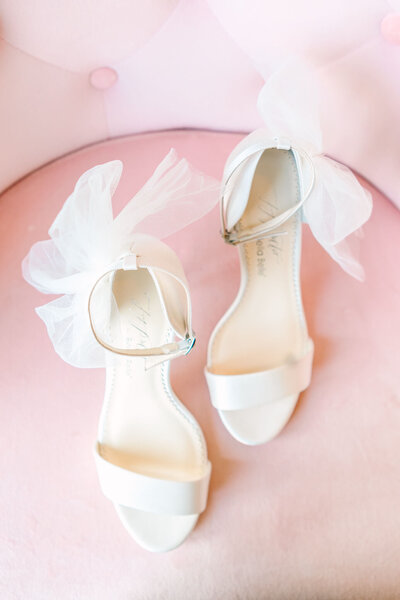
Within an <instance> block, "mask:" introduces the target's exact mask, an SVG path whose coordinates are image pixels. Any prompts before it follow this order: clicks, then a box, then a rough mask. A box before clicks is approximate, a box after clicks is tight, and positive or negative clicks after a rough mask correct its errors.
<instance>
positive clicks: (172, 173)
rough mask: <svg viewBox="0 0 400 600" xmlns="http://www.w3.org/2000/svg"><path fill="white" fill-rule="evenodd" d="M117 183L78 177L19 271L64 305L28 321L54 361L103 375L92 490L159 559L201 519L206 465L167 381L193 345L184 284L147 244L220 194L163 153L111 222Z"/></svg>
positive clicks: (163, 253)
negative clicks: (40, 330) (44, 336)
mask: <svg viewBox="0 0 400 600" xmlns="http://www.w3.org/2000/svg"><path fill="white" fill-rule="evenodd" d="M121 171H122V164H121V163H120V162H119V161H113V162H110V163H106V164H104V165H99V166H97V167H94V168H93V169H91V170H90V171H87V172H86V173H84V175H82V177H81V178H80V179H79V181H78V183H77V185H76V187H75V190H74V192H73V194H72V195H71V196H70V197H69V198H68V200H67V202H66V203H65V205H64V207H63V209H62V210H61V212H60V213H59V215H58V216H57V218H56V220H55V222H54V223H53V225H52V227H51V228H50V231H49V234H50V237H51V238H52V239H51V240H49V241H45V242H39V243H38V244H36V245H35V246H33V248H32V249H31V252H30V254H29V255H28V256H27V258H26V259H25V261H24V265H23V271H24V276H25V278H26V279H27V281H29V282H30V283H31V284H32V285H34V286H35V287H37V288H38V289H39V290H41V291H44V292H47V293H57V294H65V295H64V296H62V297H61V298H59V299H58V300H55V301H53V302H50V303H49V304H47V305H45V306H42V307H40V308H39V309H37V312H38V314H39V316H40V317H41V318H42V319H43V320H44V322H45V323H46V325H47V328H48V333H49V335H50V338H51V340H52V342H53V344H54V347H55V350H56V351H57V352H58V353H59V354H60V356H61V357H62V358H63V359H64V360H66V361H67V362H68V363H70V364H72V365H75V366H79V367H107V368H106V392H105V401H104V405H103V409H102V412H101V417H100V424H99V431H98V441H97V443H96V447H95V461H96V466H97V471H98V476H99V480H100V486H101V489H102V491H103V493H104V494H105V496H107V498H109V499H110V500H111V501H112V502H113V503H114V506H115V508H116V511H117V513H118V515H119V517H120V519H121V521H122V523H123V524H124V526H125V527H126V529H127V530H128V532H129V533H130V534H131V536H132V537H133V538H134V539H135V540H136V541H137V542H138V543H139V544H140V545H141V546H142V547H144V548H145V549H147V550H150V551H158V552H161V551H167V550H172V549H173V548H176V547H177V546H179V545H180V544H181V543H182V542H183V541H184V540H185V538H186V537H187V536H188V535H189V533H190V532H191V531H192V529H193V528H194V526H195V525H196V522H197V519H198V516H199V514H200V513H202V512H203V511H204V509H205V508H206V503H207V494H208V485H209V479H210V472H211V464H210V462H209V461H208V458H207V447H206V442H205V440H204V436H203V433H202V430H201V428H200V426H199V424H198V423H197V421H196V420H195V419H194V417H193V416H192V415H191V414H190V413H189V411H188V410H187V409H186V408H185V407H184V406H183V405H182V404H181V402H180V401H179V400H178V398H177V397H176V396H175V394H174V392H173V390H172V388H171V383H170V378H169V370H170V361H171V360H172V359H174V358H177V357H180V356H184V355H185V354H188V353H189V352H190V350H191V349H192V347H193V344H194V341H195V336H194V333H193V330H192V322H191V301H190V294H189V290H188V284H187V281H186V278H185V275H184V272H183V269H182V266H181V263H180V261H179V260H178V258H177V256H176V255H175V253H174V252H173V251H172V250H171V249H170V248H169V247H168V246H167V245H166V244H165V243H163V242H161V241H159V240H158V239H157V238H156V237H154V236H152V235H148V232H150V231H151V232H153V233H156V234H157V235H164V236H165V235H169V234H171V233H173V232H174V231H176V230H177V229H179V228H181V227H183V226H184V225H186V224H188V223H189V222H191V221H194V220H196V219H198V218H199V217H200V216H202V215H203V214H205V213H206V212H208V211H209V210H211V208H212V207H213V206H214V204H215V198H216V195H217V191H216V190H217V187H216V185H215V184H214V182H213V181H212V180H211V179H208V178H205V177H204V176H202V175H201V174H199V173H196V172H195V171H193V170H192V169H191V168H190V167H189V166H188V163H187V162H186V161H183V160H182V161H178V160H177V158H176V155H175V153H174V152H172V151H171V153H170V154H169V155H167V157H166V158H165V159H164V161H163V162H162V163H161V164H160V166H159V167H158V168H157V170H156V171H155V173H154V175H153V176H152V177H151V179H150V180H149V181H148V182H147V184H146V185H145V186H144V187H143V188H142V189H141V190H140V192H139V193H138V194H137V195H136V196H135V197H134V198H133V199H132V200H131V201H130V202H129V203H128V204H127V206H126V207H125V208H124V209H123V210H122V211H121V212H120V214H119V215H118V216H117V217H116V218H115V219H113V215H112V205H111V197H112V194H113V192H114V190H115V188H116V186H117V184H118V181H119V178H120V176H121ZM137 230H140V231H141V232H142V231H143V232H145V233H136V231H137ZM182 368H185V365H184V362H182Z"/></svg>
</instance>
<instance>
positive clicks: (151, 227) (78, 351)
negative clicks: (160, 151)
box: [22, 150, 219, 367]
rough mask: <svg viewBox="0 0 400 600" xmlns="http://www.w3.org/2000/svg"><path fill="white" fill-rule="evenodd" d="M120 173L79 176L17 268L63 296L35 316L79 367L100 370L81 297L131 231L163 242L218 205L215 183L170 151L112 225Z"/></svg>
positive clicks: (101, 170)
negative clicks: (43, 238)
mask: <svg viewBox="0 0 400 600" xmlns="http://www.w3.org/2000/svg"><path fill="white" fill-rule="evenodd" d="M121 173H122V163H121V162H120V161H118V160H115V161H111V162H108V163H105V164H102V165H98V166H96V167H94V168H92V169H90V170H89V171H86V173H84V174H83V175H82V176H81V177H80V178H79V180H78V182H77V184H76V186H75V189H74V191H73V193H72V194H71V195H70V196H69V198H68V199H67V200H66V202H65V204H64V206H63V208H62V209H61V211H60V213H59V214H58V215H57V217H56V219H55V221H54V223H53V224H52V226H51V227H50V229H49V236H50V239H49V240H46V241H42V242H38V243H36V244H35V245H34V246H33V247H32V248H31V250H30V252H29V254H28V256H27V257H26V258H25V259H24V261H23V264H22V269H23V276H24V278H25V279H26V280H27V281H28V283H30V284H31V285H33V286H34V287H35V288H37V289H38V290H39V291H41V292H43V293H46V294H63V295H62V296H61V297H60V298H58V299H56V300H53V301H52V302H49V303H48V304H45V305H44V306H41V307H39V308H37V309H36V312H37V314H38V315H39V317H40V318H41V319H42V320H43V321H44V322H45V324H46V326H47V330H48V334H49V336H50V339H51V341H52V343H53V345H54V348H55V350H56V352H57V353H58V354H59V355H60V356H61V358H63V359H64V360H65V361H66V362H68V363H69V364H71V365H74V366H78V367H104V366H105V364H106V356H105V351H104V350H103V348H102V347H101V346H99V344H98V343H97V342H96V340H95V338H94V336H93V333H92V330H91V327H90V321H89V317H88V297H89V294H90V291H91V289H92V287H93V285H94V284H95V282H96V281H97V279H98V278H99V276H101V275H102V274H104V272H105V271H107V269H108V268H109V266H110V265H112V264H113V263H114V262H115V261H116V260H117V259H118V258H119V257H120V256H122V255H124V254H125V253H127V252H129V249H130V247H131V245H132V243H133V242H134V239H135V233H136V232H140V233H141V234H143V233H146V234H150V235H154V236H156V237H159V238H165V237H167V236H169V235H171V234H173V233H175V232H176V231H178V230H180V229H182V228H183V227H185V226H186V225H188V224H190V223H192V222H194V221H196V220H197V219H199V218H200V217H202V216H203V215H204V214H206V213H207V212H208V211H210V210H211V209H212V208H213V207H214V206H215V204H216V203H217V201H218V192H219V184H218V183H217V182H216V181H215V180H213V179H212V178H210V177H206V176H205V175H203V174H201V173H199V172H197V171H195V170H194V169H193V168H192V167H191V166H190V165H189V163H188V162H187V161H186V160H184V159H182V160H179V159H178V157H177V155H176V153H175V151H174V150H171V151H170V152H169V153H168V154H167V156H166V157H165V158H164V160H163V161H162V162H161V163H160V165H159V166H158V167H157V168H156V170H155V172H154V173H153V175H152V176H151V177H150V179H149V180H148V181H147V183H146V184H145V185H144V186H143V187H142V189H141V190H140V191H139V192H138V193H137V194H136V195H135V196H134V197H133V198H132V199H131V200H130V201H129V202H128V204H127V205H126V206H125V207H124V208H123V209H122V211H121V212H120V213H119V215H118V216H117V217H116V218H115V219H114V217H113V210H112V196H113V194H114V192H115V189H116V187H117V185H118V182H119V180H120V177H121ZM107 302H108V303H109V302H110V300H106V301H105V303H106V304H107ZM103 308H104V312H105V311H106V309H107V307H103ZM108 308H109V304H108Z"/></svg>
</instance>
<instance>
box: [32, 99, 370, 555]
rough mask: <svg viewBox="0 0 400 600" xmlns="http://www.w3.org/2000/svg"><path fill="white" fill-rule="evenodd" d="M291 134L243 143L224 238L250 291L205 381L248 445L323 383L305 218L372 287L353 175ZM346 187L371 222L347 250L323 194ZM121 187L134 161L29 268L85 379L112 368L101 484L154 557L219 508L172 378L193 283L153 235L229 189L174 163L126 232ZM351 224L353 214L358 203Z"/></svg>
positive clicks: (224, 213) (114, 166) (145, 193)
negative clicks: (363, 260)
mask: <svg viewBox="0 0 400 600" xmlns="http://www.w3.org/2000/svg"><path fill="white" fill-rule="evenodd" d="M263 94H264V96H265V94H266V92H265V90H263ZM267 97H268V96H267ZM271 133H272V135H271ZM283 133H284V134H285V135H286V134H289V135H290V134H291V133H292V136H291V139H290V141H289V139H287V138H281V137H277V135H274V134H276V130H275V131H274V124H272V125H271V123H270V124H269V127H268V131H267V130H259V131H257V132H254V133H253V134H251V135H250V136H248V137H247V138H245V139H244V140H243V141H242V142H241V143H240V144H239V146H238V147H237V148H236V149H235V150H234V151H233V153H232V154H231V156H230V157H229V159H228V161H227V165H226V168H225V172H224V181H223V193H222V200H221V222H222V235H223V237H224V239H225V241H226V242H227V243H229V244H232V245H236V246H238V249H239V258H240V266H241V285H240V289H239V292H238V295H237V297H236V299H235V301H234V302H233V304H232V306H231V307H230V308H229V309H228V311H227V312H226V314H225V315H224V316H223V317H222V319H221V320H220V322H219V323H218V325H217V326H216V328H215V330H214V332H213V334H212V336H211V340H210V343H209V350H208V359H207V367H206V370H205V374H206V379H207V383H208V387H209V391H210V396H211V401H212V404H213V405H214V406H215V408H216V409H217V410H218V412H219V415H220V417H221V419H222V421H223V423H224V425H225V427H226V428H227V429H228V431H229V432H230V433H231V435H232V436H233V437H234V438H236V439H237V440H239V441H240V442H242V443H244V444H250V445H253V444H260V443H263V442H266V441H268V440H271V439H272V438H273V437H275V436H276V435H277V434H278V433H279V432H280V431H281V430H282V428H283V427H284V426H285V424H286V423H287V421H288V420H289V418H290V416H291V414H292V412H293V410H294V408H295V406H296V402H297V399H298V397H299V394H300V393H301V392H302V391H303V390H304V389H306V387H307V386H308V385H309V383H310V378H311V369H312V360H313V343H312V341H311V339H310V338H309V336H308V332H307V326H306V321H305V317H304V312H303V307H302V301H301V292H300V282H299V264H300V249H301V228H302V220H304V219H305V218H307V220H308V222H309V224H310V227H311V229H312V230H313V233H314V235H315V236H316V237H317V239H319V241H320V242H321V243H322V245H324V247H325V248H326V249H327V250H328V252H330V254H331V255H332V256H333V257H334V258H335V259H336V260H338V262H340V263H341V264H342V266H343V267H344V268H345V269H346V270H348V271H350V272H351V274H353V275H355V276H359V265H358V264H357V263H356V261H355V260H354V259H353V257H352V255H350V253H349V252H348V248H347V246H345V247H343V244H342V242H343V240H344V237H346V236H347V235H348V233H349V232H350V231H354V230H356V229H358V227H359V226H360V225H361V224H362V223H363V222H364V221H365V220H366V219H367V218H368V216H369V214H370V210H371V202H370V198H369V196H368V194H367V193H366V192H365V190H363V188H361V186H360V185H359V184H358V182H357V180H356V179H355V178H354V176H353V175H352V174H351V173H350V172H349V171H348V170H344V168H342V167H338V165H337V164H336V163H333V161H329V159H326V158H325V157H323V156H322V155H321V153H320V152H318V150H315V147H313V145H312V143H310V144H309V145H308V147H307V148H305V147H304V144H303V146H301V145H297V144H296V143H293V141H291V140H293V139H296V136H295V135H294V136H293V132H290V131H284V132H283ZM306 145H307V144H306ZM326 161H328V162H326ZM332 170H333V171H336V170H337V171H338V172H340V173H336V172H335V173H333V172H332ZM327 173H328V175H327ZM340 174H343V176H342V177H341V185H342V184H343V182H345V183H346V185H347V188H346V190H347V191H348V192H349V194H350V195H351V197H352V198H353V199H354V202H350V212H351V206H354V203H355V199H357V202H358V209H357V210H358V212H357V217H356V218H354V219H353V221H352V223H351V226H350V228H349V227H347V228H346V231H345V233H346V236H342V237H341V235H340V232H339V229H340V227H339V225H337V223H336V225H337V226H336V230H335V233H336V237H335V238H334V239H333V238H329V234H328V229H329V227H328V226H327V225H326V221H327V219H326V217H321V210H323V209H324V206H325V207H326V203H327V200H326V197H327V195H326V193H325V194H322V193H319V197H317V198H315V194H317V196H318V186H319V189H320V190H321V189H324V190H325V191H326V188H327V187H328V188H329V189H331V190H332V189H333V192H334V191H335V187H334V185H333V186H332V185H328V184H327V182H332V181H335V180H338V177H339V179H340ZM120 175H121V163H119V162H118V161H113V162H111V163H106V164H105V165H100V166H98V167H95V168H94V169H91V170H90V171H88V172H86V173H85V174H84V175H83V176H82V177H81V178H80V180H79V181H78V183H77V185H76V187H75V190H74V192H73V194H72V195H71V196H70V197H69V198H68V200H67V202H66V203H65V205H64V207H63V209H62V211H61V212H60V213H59V215H58V216H57V218H56V220H55V222H54V224H53V226H52V227H51V229H50V231H49V234H50V237H51V240H49V241H46V242H40V243H38V244H36V245H35V246H34V247H33V248H32V250H31V252H30V254H29V255H28V257H27V258H26V259H25V261H24V276H25V278H26V279H27V280H28V281H29V282H30V283H31V284H32V285H34V286H36V287H37V288H38V289H39V290H41V291H43V292H47V293H56V294H63V296H62V297H61V298H59V299H58V300H55V301H53V302H51V303H49V304H47V305H45V306H44V307H41V308H39V309H37V311H38V313H39V316H40V317H41V318H42V319H43V320H44V321H45V323H46V325H47V328H48V333H49V335H50V337H51V339H52V342H53V344H54V347H55V349H56V351H57V352H58V353H59V354H60V356H61V357H62V358H63V359H64V360H66V361H67V362H69V363H70V364H73V365H76V366H80V367H86V366H88V367H106V373H107V375H106V392H105V400H104V405H103V409H102V412H101V417H100V424H99V431H98V440H97V443H96V447H95V461H96V466H97V471H98V476H99V480H100V486H101V489H102V491H103V492H104V494H105V496H107V498H109V499H110V500H111V501H112V502H113V503H114V505H115V508H116V511H117V513H118V515H119V517H120V519H121V521H122V523H123V524H124V526H125V527H126V529H127V530H128V532H129V533H130V534H131V536H132V537H133V538H134V539H135V540H136V541H137V542H138V543H139V544H140V545H141V546H143V547H144V548H146V549H148V550H151V551H167V550H171V549H173V548H176V547H177V546H179V545H180V544H181V543H182V542H183V541H184V540H185V538H186V537H187V536H188V534H189V533H190V532H191V531H192V529H193V528H194V526H195V524H196V522H197V519H198V516H199V514H200V513H202V512H203V511H204V509H205V508H206V504H207V495H208V487H209V481H210V474H211V464H210V462H209V460H208V458H207V447H206V442H205V439H204V436H203V433H202V430H201V428H200V426H199V424H198V423H197V421H196V420H195V419H194V417H193V416H192V415H191V414H190V412H189V411H188V410H187V409H186V408H185V407H184V406H183V405H182V403H181V402H180V400H179V399H178V398H177V397H176V395H175V394H174V392H173V390H172V388H171V384H170V378H169V368H170V361H171V360H172V359H174V358H178V357H182V356H184V355H186V354H188V353H189V352H190V351H191V349H192V348H193V345H194V342H195V334H194V332H193V329H192V318H191V299H190V293H189V288H188V283H187V280H186V278H185V275H184V272H183V269H182V266H181V263H180V261H179V259H178V258H177V256H176V255H175V253H174V252H173V251H172V250H171V248H169V247H168V246H167V245H166V244H165V243H164V242H162V241H160V240H159V239H157V237H155V236H154V233H156V234H157V235H160V233H161V232H163V233H164V234H165V235H167V234H169V233H172V232H173V231H174V230H176V229H179V228H180V227H182V226H183V225H185V224H188V223H190V222H191V221H193V220H196V219H197V218H199V217H200V216H202V215H203V214H205V213H206V212H208V211H209V210H211V208H212V207H213V206H214V204H215V198H216V197H217V193H216V189H217V187H216V185H215V183H214V182H213V181H211V180H210V179H208V178H206V177H204V176H201V175H200V174H198V173H196V172H195V171H193V170H191V169H190V168H189V166H188V164H187V163H186V162H185V161H178V160H177V158H176V156H175V154H174V153H173V152H171V153H170V154H169V155H168V156H167V157H166V158H165V159H164V161H163V162H162V163H161V165H160V166H159V167H158V168H157V169H156V171H155V173H154V175H153V176H152V178H151V179H150V180H149V182H148V183H147V184H146V185H145V186H144V188H142V190H141V191H140V192H139V193H138V194H137V195H136V196H135V197H134V198H133V199H132V200H131V201H130V202H129V203H128V205H127V206H126V207H125V208H124V209H123V211H122V212H121V213H120V214H119V215H118V217H117V218H116V219H114V218H113V215H112V208H111V198H112V194H113V193H114V190H115V188H116V185H117V183H118V180H119V177H120ZM321 186H322V187H321ZM342 187H343V186H342ZM313 196H314V197H313ZM329 197H330V196H329V195H328V202H329ZM324 198H325V199H324ZM311 200H312V201H311ZM316 202H319V205H320V206H319V210H317V211H316V210H315V205H316ZM324 202H325V205H324ZM188 203H189V204H188ZM321 203H322V205H321ZM361 205H362V210H361V209H360V206H361ZM188 207H189V208H190V210H187V208H188ZM340 211H341V213H340V214H341V215H343V214H346V211H347V212H348V213H349V206H346V207H341V208H340ZM349 214H350V213H349ZM182 215H183V216H182ZM330 218H335V215H334V214H332V210H331V215H330ZM354 225H356V226H354ZM149 232H151V233H152V234H153V235H148V233H149ZM324 236H325V237H324ZM182 368H184V363H182Z"/></svg>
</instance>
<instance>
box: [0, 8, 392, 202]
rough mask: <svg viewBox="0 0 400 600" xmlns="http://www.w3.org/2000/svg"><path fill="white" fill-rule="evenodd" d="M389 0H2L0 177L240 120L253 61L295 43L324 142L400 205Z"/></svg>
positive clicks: (259, 62) (264, 61) (245, 113)
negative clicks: (318, 105)
mask: <svg viewBox="0 0 400 600" xmlns="http://www.w3.org/2000/svg"><path fill="white" fill-rule="evenodd" d="M399 11H400V4H399V2H398V0H392V1H391V2H388V1H387V0H352V1H351V2H349V1H348V0H336V1H335V2H327V1H325V2H321V1H320V0H301V1H298V2H294V1H290V0H281V1H280V2H276V1H274V0H251V2H248V0H235V2H232V1H230V0H157V2H141V1H140V0H129V1H127V0H102V2H101V10H100V9H99V3H98V2H97V0H85V2H82V0H59V1H58V2H54V1H53V0H42V1H41V2H26V0H2V1H1V2H0V36H1V39H0V81H1V87H0V131H1V133H2V135H1V138H0V163H1V165H2V169H1V172H0V190H4V189H5V188H6V187H7V186H9V185H10V184H11V183H13V182H15V181H16V180H17V179H19V178H20V177H22V176H23V175H26V174H27V173H28V172H30V171H31V170H33V169H35V168H38V167H40V166H42V165H43V164H45V163H46V162H48V161H50V160H53V159H54V158H56V157H58V156H62V155H63V154H65V153H67V152H70V151H72V150H74V149H78V148H81V147H82V146H84V145H87V144H91V143H93V142H97V141H100V140H103V139H105V138H107V137H114V136H118V135H127V134H131V133H137V132H143V131H149V130H151V131H154V130H159V129H169V128H182V127H194V128H207V129H213V130H224V131H250V130H252V129H254V128H256V127H258V126H260V125H261V121H260V117H259V116H258V114H257V111H256V98H257V94H258V92H259V91H260V89H261V86H262V84H263V78H262V77H261V75H260V71H262V72H263V75H265V76H268V75H269V74H270V73H271V72H272V71H273V70H274V69H275V67H276V65H277V64H279V63H280V62H281V61H282V60H284V59H285V58H287V57H288V56H291V55H297V56H302V57H304V58H305V59H307V60H309V61H310V63H311V64H313V65H314V66H315V67H316V69H317V73H318V77H319V80H320V84H321V90H322V117H323V131H324V135H325V147H324V150H325V152H326V153H328V154H329V155H331V156H333V157H335V158H337V159H339V160H340V161H342V162H344V163H345V164H347V165H349V166H351V167H352V168H353V169H355V170H356V171H357V172H359V173H361V174H362V175H363V176H364V177H366V178H367V179H369V180H370V181H372V182H373V184H374V185H375V186H376V187H378V188H379V189H380V190H382V191H383V193H385V194H386V195H387V196H388V197H389V198H390V199H391V200H392V201H394V202H395V203H397V204H398V205H399V206H400V195H399V190H400V168H399V160H398V154H399V144H398V140H399V139H400V111H399V110H398V107H399V105H400V77H399V72H400V47H399V43H400V33H399V35H398V37H396V30H398V31H399V32H400V24H399V23H398V20H399V18H398V17H397V20H396V14H398V13H399ZM382 23H384V25H385V26H384V27H383V28H382ZM385 32H386V33H385ZM388 32H389V34H388ZM393 42H395V43H393ZM104 67H108V68H112V69H113V70H114V71H115V75H116V80H115V83H114V84H112V82H113V78H110V79H109V82H110V85H111V87H109V88H108V89H107V86H106V89H104V87H103V85H102V83H101V78H99V77H96V73H97V72H98V71H97V70H98V69H100V73H101V72H102V71H101V69H102V68H104ZM103 81H104V80H103ZM96 82H97V83H96ZM99 82H100V83H99ZM93 84H94V85H93ZM96 86H98V87H96Z"/></svg>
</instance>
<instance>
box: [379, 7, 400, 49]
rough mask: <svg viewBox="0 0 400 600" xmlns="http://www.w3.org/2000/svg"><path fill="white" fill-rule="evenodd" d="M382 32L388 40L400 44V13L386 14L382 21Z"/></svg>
mask: <svg viewBox="0 0 400 600" xmlns="http://www.w3.org/2000/svg"><path fill="white" fill-rule="evenodd" d="M381 32H382V35H383V37H384V38H385V40H386V41H387V42H389V43H390V44H398V45H400V14H396V13H392V14H389V15H386V17H385V18H384V19H383V20H382V23H381Z"/></svg>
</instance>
